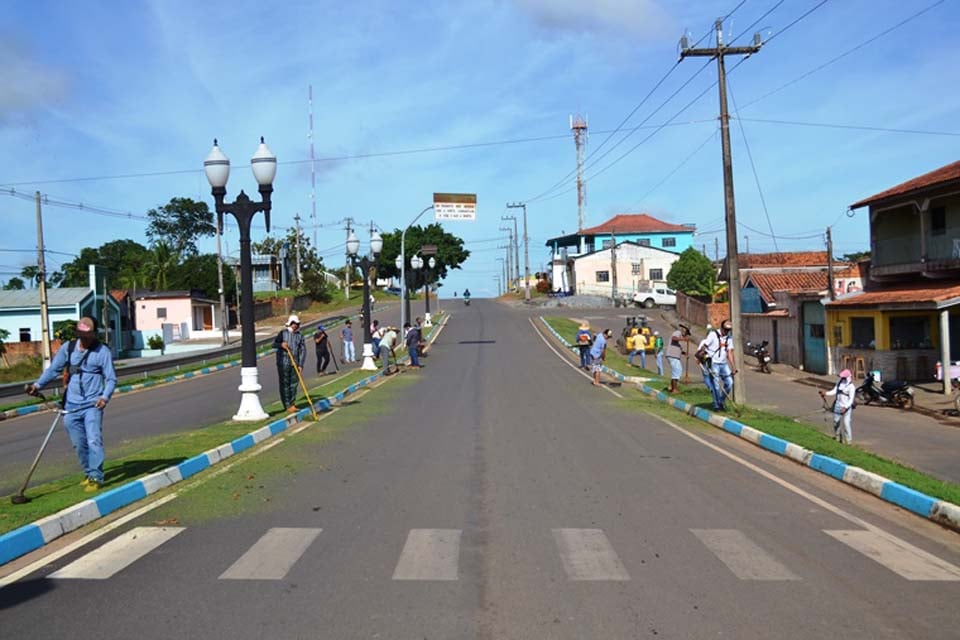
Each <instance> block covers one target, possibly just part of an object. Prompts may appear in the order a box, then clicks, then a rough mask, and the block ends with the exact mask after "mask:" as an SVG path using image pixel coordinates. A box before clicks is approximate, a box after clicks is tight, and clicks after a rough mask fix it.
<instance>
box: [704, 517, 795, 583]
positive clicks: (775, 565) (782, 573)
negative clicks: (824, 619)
mask: <svg viewBox="0 0 960 640" xmlns="http://www.w3.org/2000/svg"><path fill="white" fill-rule="evenodd" d="M690 531H691V533H693V535H695V536H697V538H699V540H700V542H702V543H703V545H704V546H705V547H707V549H709V550H710V551H712V552H713V554H714V555H715V556H717V558H719V560H720V562H722V563H723V564H725V565H727V568H728V569H730V571H732V572H733V574H734V575H735V576H737V577H738V578H740V579H741V580H799V579H800V577H799V576H797V575H796V574H795V573H793V572H792V571H790V570H789V569H787V568H786V567H785V566H784V565H782V564H781V563H780V562H778V561H777V560H776V559H775V558H774V557H773V556H771V555H770V554H769V553H767V552H766V551H764V550H763V549H762V548H761V547H760V546H759V545H757V544H756V543H755V542H753V541H752V540H751V539H750V538H748V537H747V536H746V535H745V534H744V533H743V532H742V531H739V530H737V529H691V530H690Z"/></svg>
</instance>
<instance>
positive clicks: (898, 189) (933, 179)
mask: <svg viewBox="0 0 960 640" xmlns="http://www.w3.org/2000/svg"><path fill="white" fill-rule="evenodd" d="M954 180H960V160H957V161H956V162H951V163H950V164H948V165H946V166H943V167H940V168H939V169H934V170H933V171H931V172H929V173H925V174H923V175H922V176H917V177H916V178H914V179H912V180H907V181H906V182H903V183H901V184H898V185H897V186H895V187H890V188H889V189H887V190H886V191H881V192H880V193H878V194H876V195H872V196H870V197H869V198H864V199H863V200H860V201H859V202H854V203H853V204H852V205H850V208H851V209H859V208H860V207H865V206H867V205H869V204H873V203H874V202H878V201H880V200H886V199H887V198H892V197H893V196H902V195H905V194H908V193H910V192H911V191H919V190H920V189H928V188H930V187H934V186H937V185H940V184H943V183H947V182H953V181H954Z"/></svg>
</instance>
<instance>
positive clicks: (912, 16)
mask: <svg viewBox="0 0 960 640" xmlns="http://www.w3.org/2000/svg"><path fill="white" fill-rule="evenodd" d="M944 2H946V0H937V1H936V2H934V3H933V4H931V5H928V6H927V7H925V8H923V9H921V10H920V11H917V12H916V13H914V14H913V15H911V16H909V17H907V18H904V19H903V20H901V21H900V22H898V23H897V24H895V25H893V26H892V27H888V28H887V29H884V30H883V31H881V32H880V33H878V34H876V35H875V36H871V37H870V38H867V39H866V40H864V41H863V42H861V43H859V44H857V45H854V46H853V47H851V48H850V49H847V50H846V51H844V52H843V53H841V54H840V55H838V56H836V57H834V58H831V59H830V60H827V61H826V62H824V63H823V64H820V65H818V66H816V67H814V68H813V69H810V70H809V71H807V72H805V73H802V74H800V75H799V76H797V77H796V78H794V79H793V80H790V81H789V82H785V83H784V84H782V85H780V86H779V87H777V88H776V89H774V90H772V91H769V92H767V93H765V94H763V95H762V96H759V97H757V98H754V99H753V100H751V101H750V102H747V103H745V104H744V105H743V106H742V107H741V109H746V108H747V107H749V106H751V105H753V104H755V103H757V102H760V101H761V100H764V99H766V98H769V97H770V96H772V95H773V94H775V93H779V92H780V91H783V90H784V89H786V88H787V87H789V86H792V85H794V84H796V83H798V82H800V81H801V80H803V79H804V78H807V77H809V76H811V75H813V74H814V73H816V72H817V71H820V70H822V69H825V68H826V67H828V66H830V65H831V64H833V63H834V62H838V61H839V60H842V59H843V58H845V57H847V56H848V55H850V54H851V53H853V52H855V51H857V50H859V49H862V48H864V47H865V46H867V45H868V44H870V43H872V42H875V41H876V40H879V39H880V38H882V37H883V36H885V35H887V34H888V33H890V32H891V31H894V30H895V29H898V28H900V27H902V26H903V25H905V24H907V23H908V22H910V21H912V20H914V19H916V18H919V17H920V16H922V15H923V14H925V13H927V12H928V11H930V10H931V9H933V8H935V7H937V6H938V5H941V4H943V3H944Z"/></svg>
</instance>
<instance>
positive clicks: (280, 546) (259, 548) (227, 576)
mask: <svg viewBox="0 0 960 640" xmlns="http://www.w3.org/2000/svg"><path fill="white" fill-rule="evenodd" d="M321 531H323V529H310V528H287V527H275V528H273V529H270V530H269V531H267V532H266V533H265V534H263V537H261V538H260V539H259V540H257V542H256V543H255V544H254V545H253V546H252V547H250V548H249V549H248V550H247V552H246V553H244V554H243V555H242V556H240V559H238V560H237V561H236V562H234V563H233V564H232V565H230V568H229V569H227V570H226V571H224V572H223V573H222V574H220V579H221V580H283V578H284V577H286V575H287V572H288V571H290V568H291V567H292V566H293V565H294V564H295V563H296V562H297V560H299V559H300V556H302V555H303V554H304V552H305V551H306V550H307V547H309V546H310V544H311V543H312V542H313V541H314V540H315V539H316V537H317V536H318V535H320V532H321Z"/></svg>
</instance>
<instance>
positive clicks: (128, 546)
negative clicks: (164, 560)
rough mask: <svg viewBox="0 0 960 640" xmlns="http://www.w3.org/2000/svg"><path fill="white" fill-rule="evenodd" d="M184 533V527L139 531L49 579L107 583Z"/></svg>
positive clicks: (74, 562) (143, 528) (91, 553)
mask: <svg viewBox="0 0 960 640" xmlns="http://www.w3.org/2000/svg"><path fill="white" fill-rule="evenodd" d="M183 530H184V527H136V528H134V529H131V530H130V531H127V532H126V533H125V534H123V535H122V536H118V537H116V538H114V539H113V540H111V541H110V542H108V543H106V544H105V545H103V546H102V547H100V548H98V549H95V550H94V551H91V552H90V553H88V554H86V555H85V556H83V557H82V558H78V559H77V560H74V561H73V562H71V563H70V564H68V565H67V566H65V567H64V568H63V569H60V570H59V571H56V572H54V573H53V574H51V575H50V578H52V579H55V580H64V579H79V580H106V579H107V578H110V577H111V576H113V575H114V574H116V573H117V572H118V571H121V570H123V569H125V568H127V567H128V566H130V565H131V564H133V563H134V562H136V561H137V560H139V559H140V558H142V557H143V556H145V555H147V554H148V553H150V552H151V551H153V550H154V549H156V548H157V547H159V546H160V545H162V544H163V543H164V542H166V541H167V540H170V539H171V538H173V537H174V536H176V535H178V534H180V533H181V532H182V531H183Z"/></svg>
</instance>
